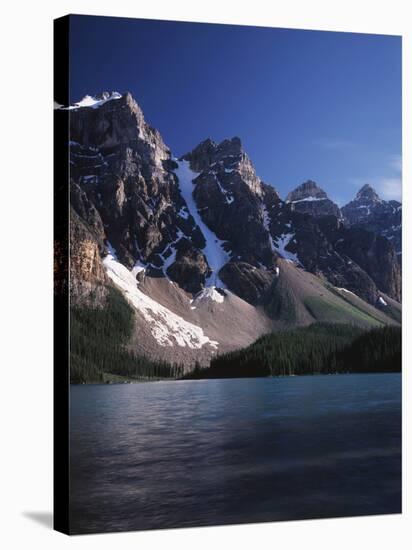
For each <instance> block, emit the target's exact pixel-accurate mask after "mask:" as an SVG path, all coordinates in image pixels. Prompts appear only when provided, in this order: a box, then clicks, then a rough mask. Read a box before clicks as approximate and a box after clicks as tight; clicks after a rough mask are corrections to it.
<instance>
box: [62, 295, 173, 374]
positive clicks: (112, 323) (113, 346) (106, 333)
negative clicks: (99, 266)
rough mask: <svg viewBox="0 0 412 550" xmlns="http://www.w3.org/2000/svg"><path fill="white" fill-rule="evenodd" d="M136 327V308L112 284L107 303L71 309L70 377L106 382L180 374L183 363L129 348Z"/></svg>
mask: <svg viewBox="0 0 412 550" xmlns="http://www.w3.org/2000/svg"><path fill="white" fill-rule="evenodd" d="M133 328H134V312H133V309H132V307H131V306H130V304H129V303H128V302H127V300H126V299H125V298H124V296H123V295H122V293H121V292H120V291H119V290H117V289H116V288H114V287H108V296H107V301H106V304H105V305H104V307H101V308H100V307H91V306H82V307H79V306H74V307H71V309H70V381H71V382H72V383H75V384H81V383H104V382H108V381H112V382H118V381H127V380H129V379H133V380H150V379H158V378H176V377H180V376H182V374H183V367H182V366H181V365H169V364H168V363H166V362H159V361H153V360H150V359H148V358H146V357H143V356H139V355H136V354H134V353H132V352H130V351H128V350H127V349H126V345H127V343H128V342H129V341H130V338H131V336H132V332H133Z"/></svg>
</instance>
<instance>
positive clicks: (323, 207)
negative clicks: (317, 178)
mask: <svg viewBox="0 0 412 550" xmlns="http://www.w3.org/2000/svg"><path fill="white" fill-rule="evenodd" d="M286 202H287V203H288V204H290V206H291V209H292V210H294V211H296V212H301V213H302V214H310V215H311V216H315V217H321V216H336V217H337V218H341V217H342V214H341V211H340V209H339V207H338V205H337V204H335V203H334V202H333V201H331V200H330V199H329V197H328V196H327V194H326V193H325V191H324V190H323V189H321V188H320V187H318V185H317V184H316V183H315V182H314V181H312V180H308V181H305V182H304V183H302V184H301V185H299V186H298V187H296V189H294V190H293V191H291V192H290V193H289V194H288V196H287V197H286Z"/></svg>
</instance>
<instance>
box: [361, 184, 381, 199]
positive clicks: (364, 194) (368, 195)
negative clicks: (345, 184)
mask: <svg viewBox="0 0 412 550" xmlns="http://www.w3.org/2000/svg"><path fill="white" fill-rule="evenodd" d="M359 199H367V200H372V201H380V197H379V195H378V194H377V192H376V191H375V189H374V188H373V187H372V186H371V185H369V183H365V185H364V186H363V187H361V189H359V191H358V193H357V195H356V200H359Z"/></svg>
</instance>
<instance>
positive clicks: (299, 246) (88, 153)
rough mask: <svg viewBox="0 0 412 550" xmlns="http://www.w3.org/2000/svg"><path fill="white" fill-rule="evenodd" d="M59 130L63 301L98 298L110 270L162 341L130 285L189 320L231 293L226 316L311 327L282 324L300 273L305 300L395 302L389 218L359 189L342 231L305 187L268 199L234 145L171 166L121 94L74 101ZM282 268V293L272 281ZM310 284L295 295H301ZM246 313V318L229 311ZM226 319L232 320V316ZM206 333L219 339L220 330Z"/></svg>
mask: <svg viewBox="0 0 412 550" xmlns="http://www.w3.org/2000/svg"><path fill="white" fill-rule="evenodd" d="M70 122H71V135H70V139H71V142H70V166H71V174H70V186H71V206H72V214H71V234H70V241H71V259H72V263H71V292H72V294H73V296H75V297H76V300H77V299H78V300H80V301H81V300H85V299H86V297H87V295H88V294H90V293H91V292H92V291H93V289H96V288H104V285H105V284H107V282H108V279H107V272H108V267H107V266H110V270H111V271H110V270H109V271H110V272H111V273H112V277H111V278H112V280H114V281H117V283H116V284H119V285H120V286H121V285H122V284H124V285H126V283H125V282H124V281H125V280H126V279H127V285H126V286H125V288H126V290H125V288H123V290H124V291H125V292H126V293H127V292H129V294H130V296H132V295H133V297H134V298H133V299H134V300H135V302H136V303H137V304H141V308H143V309H142V311H143V313H144V314H142V319H146V320H147V319H153V323H154V327H155V334H157V335H158V336H159V334H160V336H159V338H161V331H160V329H159V327H158V325H157V324H156V323H158V322H159V318H166V317H167V316H168V315H169V313H165V311H164V308H163V309H162V308H160V309H159V308H158V309H156V308H157V306H155V305H153V303H152V301H150V300H149V301H148V300H146V298H144V293H143V294H142V293H140V291H139V290H137V289H136V288H137V287H138V288H140V289H143V288H148V289H151V290H150V291H151V292H152V291H153V289H155V288H158V287H159V285H160V287H162V289H163V290H162V294H161V296H162V298H161V299H162V300H163V301H164V302H163V303H164V305H166V306H167V307H168V305H170V304H169V301H170V303H172V302H173V307H174V308H175V310H176V308H180V307H181V304H182V303H183V302H184V301H185V300H186V299H187V298H186V297H185V296H187V293H188V295H189V297H190V299H191V300H192V306H191V309H192V310H193V311H194V310H196V311H198V310H199V305H198V304H199V303H202V308H203V309H204V308H205V305H204V304H205V302H207V303H209V304H212V305H213V308H216V307H217V306H216V304H221V303H229V302H228V296H229V295H231V296H233V295H236V300H238V301H236V300H234V301H233V300H232V302H231V303H232V306H233V308H235V306H234V305H233V304H236V308H240V309H238V310H236V311H240V310H241V311H249V312H250V311H251V310H250V306H253V307H259V308H261V309H262V310H263V309H266V311H267V314H268V315H269V316H270V317H271V318H272V321H271V322H275V323H276V322H278V321H279V322H280V319H286V317H287V318H288V319H289V320H290V319H300V321H301V322H310V319H312V318H313V312H312V310H311V311H309V310H306V309H305V307H306V306H302V308H303V309H302V311H301V312H300V313H299V315H298V314H296V312H295V313H294V314H293V315H289V312H287V314H286V313H285V311H286V310H288V308H289V309H290V308H291V307H292V306H291V304H292V305H293V308H295V309H296V307H298V306H297V304H298V303H301V302H302V300H301V299H300V298H299V297H298V294H299V292H298V291H297V290H296V289H297V288H298V284H299V283H298V281H299V280H300V277H299V276H298V275H296V273H295V271H296V272H297V273H302V277H301V278H302V281H303V280H305V281H309V280H310V281H311V280H312V279H310V277H309V278H308V277H307V274H308V273H310V274H313V275H315V276H316V277H317V278H319V281H321V282H320V283H316V284H317V285H318V286H317V288H318V287H319V288H321V287H322V285H323V284H324V283H323V282H325V283H327V284H331V285H333V286H335V287H338V288H344V289H346V290H349V291H352V292H354V293H355V294H357V295H358V296H360V297H361V298H363V299H364V300H366V301H367V302H369V304H372V305H375V304H376V303H377V302H378V300H379V297H380V294H381V293H382V292H383V293H385V295H386V296H389V297H391V298H393V299H395V300H399V299H400V271H399V265H398V262H397V261H396V250H394V247H393V244H397V243H398V241H397V237H396V235H397V234H396V230H395V223H398V225H399V227H400V210H401V209H400V206H399V207H398V206H396V205H394V204H392V203H385V201H381V200H380V199H379V198H378V197H377V196H375V195H376V194H374V193H372V192H371V191H370V189H365V188H363V190H361V191H360V193H358V196H357V197H356V199H355V200H354V201H352V202H351V203H349V205H347V206H346V207H344V209H343V210H342V211H343V214H344V217H345V221H344V220H343V219H342V213H341V211H340V209H339V208H338V206H337V205H336V204H335V203H333V202H332V201H331V200H330V199H329V198H328V197H327V195H326V193H325V192H324V191H323V190H322V189H321V188H320V187H318V186H317V184H315V183H314V182H312V181H308V182H305V183H304V184H302V185H300V186H299V187H297V188H296V189H295V190H294V191H292V192H291V193H289V195H288V197H287V199H286V201H283V200H281V198H280V196H279V194H278V193H277V191H276V190H275V188H274V187H273V186H271V185H268V184H267V183H265V182H263V181H262V180H261V179H260V178H259V177H258V175H257V174H256V172H255V169H254V167H253V164H252V162H251V160H250V159H249V157H248V155H247V154H246V152H245V151H244V150H243V148H242V144H241V141H240V139H239V138H238V137H234V138H232V139H226V140H224V141H222V142H221V143H215V142H214V141H212V140H211V139H207V140H205V141H203V142H202V143H200V144H199V145H198V146H197V147H195V148H194V149H193V150H192V151H191V152H189V153H187V154H185V155H184V156H183V157H182V158H180V159H177V158H174V157H173V155H172V153H171V151H170V150H169V148H168V147H167V146H166V145H165V143H164V141H163V139H162V137H161V136H160V134H159V132H158V131H157V130H155V129H153V128H152V127H151V126H150V125H149V124H148V123H147V122H146V121H145V118H144V116H143V113H142V111H141V109H140V107H139V106H138V104H137V103H136V101H135V100H134V99H133V98H132V96H131V95H130V94H128V93H126V94H124V95H121V94H117V93H111V94H108V93H104V94H102V95H100V96H97V97H95V98H85V100H83V101H82V102H80V103H79V104H78V105H75V106H73V107H70ZM369 211H370V213H371V214H368V213H367V212H369ZM365 215H366V217H365ZM391 216H392V217H391ZM389 223H391V224H392V225H393V226H394V229H393V231H394V232H395V233H394V234H393V235H392V234H389V233H388V231H389V232H390V228H391V227H392V226H389V225H388V224H389ZM385 232H386V233H385ZM399 235H400V232H399ZM105 258H111V260H110V262H106V260H105ZM102 259H104V261H103V262H102ZM105 262H106V263H105ZM285 262H286V263H285ZM288 264H290V265H291V266H293V269H292V267H291V268H290V269H289V270H288V272H289V273H290V274H292V273H293V278H294V281H295V283H294V284H295V286H294V288H293V290H292V288H291V287H290V285H289V283H288V282H287V281H288V279H287V278H285V274H284V273H283V272H284V271H285V266H287V265H288ZM119 266H120V267H119ZM124 269H127V272H126V271H124ZM130 274H131V275H132V277H130ZM290 276H292V275H290ZM311 276H312V275H311ZM125 277H126V279H125ZM134 280H135V281H136V282H135V283H134V282H133V284H132V281H134ZM122 281H123V282H122ZM145 281H146V282H145ZM150 281H152V283H150ZM153 281H158V282H159V285H157V286H156V285H155V284H154V283H153ZM296 281H297V282H296ZM322 281H323V282H322ZM163 282H167V283H168V285H169V286H168V285H166V287H165V286H164V285H163ZM302 284H303V283H302ZM312 284H313V283H311V282H310V283H307V284H306V283H305V285H306V286H305V288H306V290H305V292H307V291H308V289H310V288H311V286H312ZM134 285H137V287H136V288H132V286H133V287H134ZM139 285H140V286H139ZM162 285H163V286H162ZM288 285H289V286H288ZM296 285H297V286H296ZM165 288H166V289H170V291H165ZM172 289H175V290H174V291H173V292H174V294H173V293H172ZM176 289H178V291H177V290H176ZM185 293H186V294H185ZM318 293H319V296H322V291H321V290H319V291H318ZM172 294H173V295H174V296H175V298H173V300H174V301H173V300H171V298H170V296H171V295H172ZM305 295H306V294H305ZM142 296H143V297H142ZM169 298H170V300H169ZM329 299H330V300H332V298H329ZM159 300H160V298H159ZM225 300H226V302H225ZM242 300H243V302H242ZM299 300H300V301H299ZM245 302H246V303H247V304H248V306H247V307H245V306H244V305H242V306H240V305H239V304H244V303H245ZM179 304H180V305H179ZM232 306H231V307H232ZM139 307H140V306H139ZM219 307H220V308H224V306H220V305H219ZM299 307H300V306H299ZM248 308H249V309H248ZM252 309H253V308H252ZM148 311H150V312H151V313H150V315H149V313H148ZM176 311H177V310H176ZM179 311H180V309H179ZM204 311H206V309H204ZM222 311H223V310H222ZM234 311H235V309H233V312H234ZM253 311H255V309H253ZM259 311H260V310H259ZM180 312H181V311H180ZM209 314H210V311H209V313H208V315H209ZM173 315H174V314H171V317H170V319H169V317H167V318H168V321H167V322H168V323H169V324H168V327H169V328H170V327H173V326H177V325H178V324H179V323H181V321H179V323H177V321H176V320H175V319H174V317H173ZM185 315H186V313H185ZM190 315H194V314H192V313H191V314H190ZM205 315H206V313H205ZM222 315H223V313H222ZM231 315H233V316H234V317H232V318H231V322H234V320H235V317H236V314H235V313H233V314H231ZM165 316H166V317H165ZM223 318H224V317H222V319H223ZM208 319H209V318H208ZM262 319H263V318H262ZM262 319H261V321H259V326H261V327H267V326H268V325H267V318H266V317H265V319H263V320H262ZM282 322H283V321H282ZM176 323H177V325H176ZM208 323H209V321H208ZM212 325H213V323H212V324H210V326H212ZM246 325H247V323H246ZM179 326H180V325H179ZM181 326H185V325H184V324H183V325H181ZM213 327H214V328H213V330H214V331H215V332H214V333H213V334H218V333H219V327H216V326H215V325H213ZM197 328H198V327H197ZM197 328H196V330H194V329H192V328H190V330H189V329H188V331H189V332H188V334H192V333H193V334H195V335H196V338H198V340H196V342H198V341H202V338H205V337H204V336H203V333H202V334H200V333H199V332H198V331H197ZM162 330H163V329H162ZM168 330H169V329H168ZM170 330H171V329H170ZM259 330H262V328H261V329H259ZM156 331H157V332H156ZM159 331H160V332H159ZM193 331H194V332H193ZM253 334H254V333H253ZM162 338H163V336H162ZM188 338H189V337H188ZM190 338H191V337H190ZM190 338H189V340H190ZM205 341H206V340H205ZM179 345H180V344H179ZM196 345H197V344H196ZM195 347H196V346H195ZM212 347H213V346H212Z"/></svg>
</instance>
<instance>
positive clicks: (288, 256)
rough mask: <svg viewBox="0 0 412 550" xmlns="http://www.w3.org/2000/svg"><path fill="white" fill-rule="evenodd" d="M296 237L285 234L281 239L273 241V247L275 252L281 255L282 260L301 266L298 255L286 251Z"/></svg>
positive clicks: (291, 234) (292, 234)
mask: <svg viewBox="0 0 412 550" xmlns="http://www.w3.org/2000/svg"><path fill="white" fill-rule="evenodd" d="M294 237H295V234H294V233H283V234H282V235H280V237H277V238H276V239H274V240H273V246H274V247H275V248H274V249H275V252H277V253H278V254H280V255H281V256H282V258H285V260H289V261H290V262H294V263H297V264H299V265H301V264H300V261H299V258H298V256H297V254H295V253H293V252H289V250H286V247H287V246H288V244H289V243H290V241H291V240H292V239H293V238H294Z"/></svg>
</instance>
